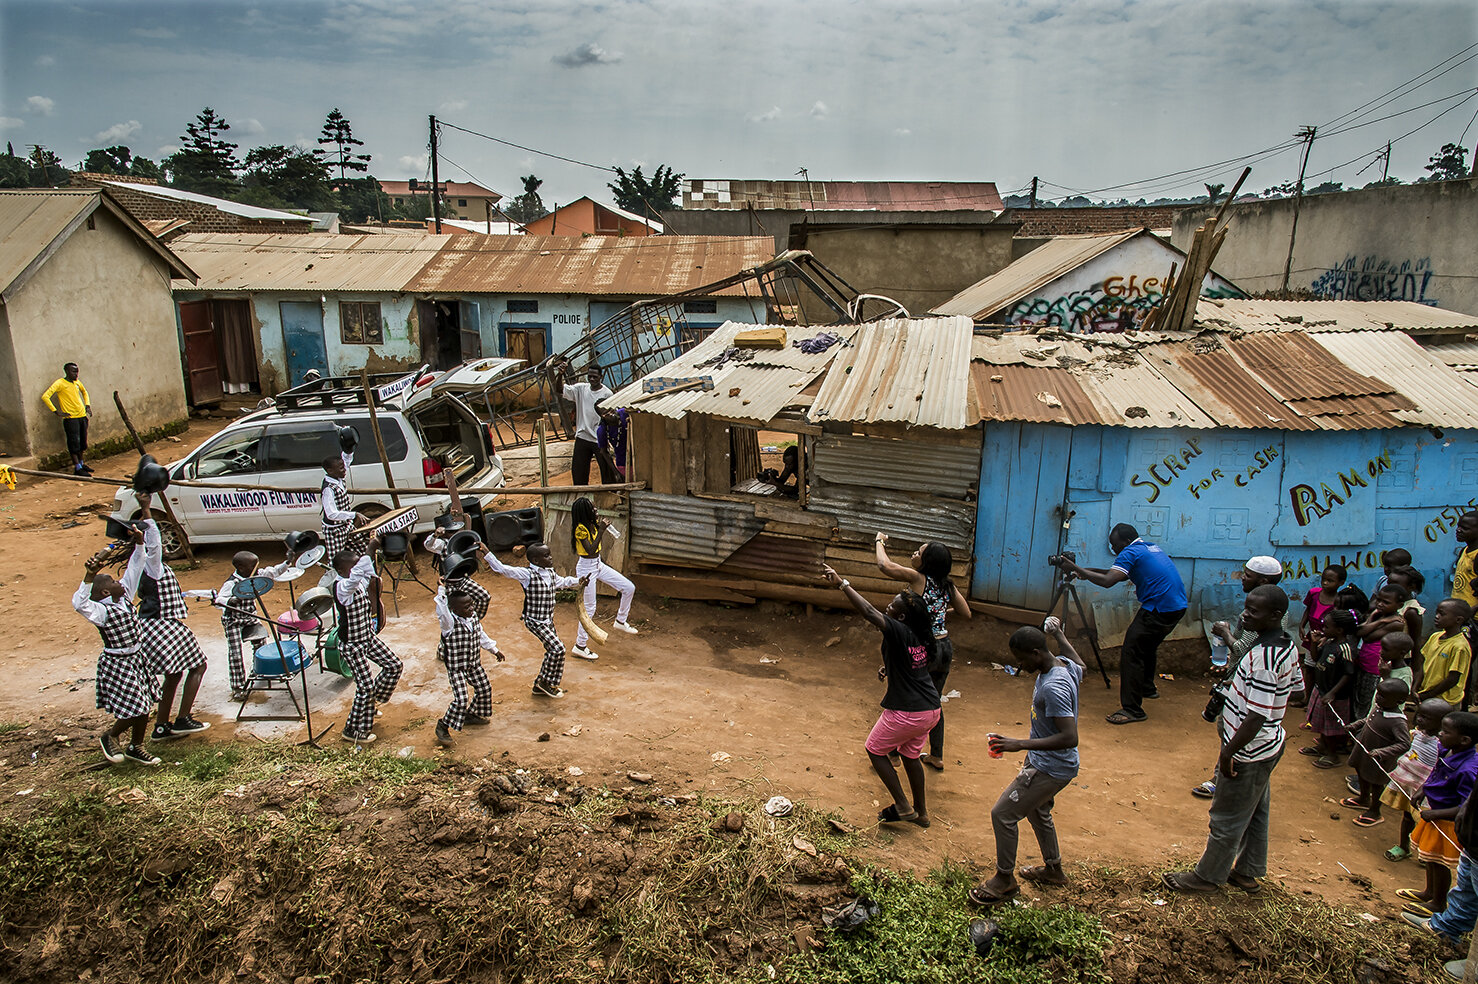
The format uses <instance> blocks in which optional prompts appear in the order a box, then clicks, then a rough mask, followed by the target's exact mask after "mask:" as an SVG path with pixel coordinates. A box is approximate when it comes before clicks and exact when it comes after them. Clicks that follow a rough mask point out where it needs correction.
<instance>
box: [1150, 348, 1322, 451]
mask: <svg viewBox="0 0 1478 984" xmlns="http://www.w3.org/2000/svg"><path fill="white" fill-rule="evenodd" d="M1145 354H1146V357H1147V358H1151V359H1154V360H1156V361H1155V363H1154V364H1155V366H1156V368H1158V369H1159V370H1160V371H1161V373H1163V374H1164V375H1165V377H1166V378H1167V379H1169V380H1170V381H1171V382H1172V383H1174V384H1175V385H1176V387H1177V388H1178V389H1180V390H1181V391H1182V392H1184V393H1185V394H1186V395H1187V396H1189V397H1190V398H1191V399H1193V400H1195V401H1196V402H1197V404H1198V405H1200V406H1201V407H1202V409H1206V410H1207V412H1208V413H1209V414H1210V415H1211V416H1212V417H1213V418H1214V419H1215V420H1216V422H1217V423H1218V424H1220V425H1221V426H1223V427H1251V428H1274V429H1276V430H1319V429H1320V428H1319V425H1318V424H1316V423H1314V422H1312V421H1310V420H1308V419H1307V418H1305V417H1300V416H1299V415H1298V414H1297V413H1295V412H1293V410H1291V409H1290V408H1289V407H1287V406H1285V405H1284V403H1283V401H1282V400H1280V399H1278V396H1277V394H1275V393H1273V392H1271V391H1269V389H1268V388H1267V386H1265V385H1264V384H1263V382H1262V380H1261V379H1258V378H1257V377H1256V376H1254V375H1253V374H1252V373H1250V372H1248V371H1247V370H1246V369H1245V368H1244V367H1243V366H1242V364H1241V363H1239V362H1238V361H1237V360H1236V358H1235V357H1234V356H1233V355H1232V354H1231V353H1230V352H1228V351H1227V350H1226V349H1223V348H1220V347H1219V346H1198V345H1197V344H1196V343H1193V342H1171V343H1169V344H1163V345H1156V346H1153V348H1152V349H1151V350H1150V351H1147V352H1146V353H1145ZM1208 403H1210V404H1219V406H1218V408H1217V409H1216V410H1211V409H1208V408H1207V406H1206V404H1208Z"/></svg>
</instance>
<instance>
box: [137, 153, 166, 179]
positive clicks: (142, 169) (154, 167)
mask: <svg viewBox="0 0 1478 984" xmlns="http://www.w3.org/2000/svg"><path fill="white" fill-rule="evenodd" d="M128 173H129V174H131V175H133V176H134V177H136V178H153V179H154V180H155V181H163V180H164V169H163V168H161V167H160V166H159V165H158V164H155V163H154V162H153V161H151V160H149V158H147V157H135V158H134V159H133V162H132V163H130V164H129V165H128Z"/></svg>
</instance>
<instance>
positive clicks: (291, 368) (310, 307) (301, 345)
mask: <svg viewBox="0 0 1478 984" xmlns="http://www.w3.org/2000/svg"><path fill="white" fill-rule="evenodd" d="M278 309H279V310H280V311H281V312H282V347H283V349H284V350H286V352H287V380H288V385H289V386H297V385H298V384H299V383H301V382H302V381H303V376H304V375H306V374H307V372H308V370H309V369H317V370H318V371H319V372H321V373H323V374H324V375H325V376H327V375H328V374H329V372H328V350H327V348H325V346H324V341H323V308H321V307H319V306H318V302H317V301H283V302H281V303H280V304H279V305H278Z"/></svg>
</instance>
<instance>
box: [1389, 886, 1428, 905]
mask: <svg viewBox="0 0 1478 984" xmlns="http://www.w3.org/2000/svg"><path fill="white" fill-rule="evenodd" d="M1396 898H1398V899H1405V900H1406V901H1407V902H1420V903H1423V904H1425V903H1426V901H1427V899H1426V896H1424V895H1421V894H1420V893H1418V892H1417V890H1416V889H1414V888H1398V889H1396Z"/></svg>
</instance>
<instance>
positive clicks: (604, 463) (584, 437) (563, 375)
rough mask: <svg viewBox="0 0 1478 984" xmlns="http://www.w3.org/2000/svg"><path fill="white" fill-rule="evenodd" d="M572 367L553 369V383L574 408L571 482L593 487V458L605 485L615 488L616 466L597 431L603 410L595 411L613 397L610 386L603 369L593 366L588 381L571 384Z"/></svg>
mask: <svg viewBox="0 0 1478 984" xmlns="http://www.w3.org/2000/svg"><path fill="white" fill-rule="evenodd" d="M571 371H572V370H571V367H570V364H569V363H568V362H565V361H561V362H559V363H557V364H556V365H555V367H554V380H555V382H556V383H557V384H559V391H560V395H561V396H563V397H564V398H565V399H566V400H569V401H570V402H571V403H573V404H574V405H575V455H574V458H573V460H571V462H570V481H571V484H573V485H589V484H590V459H591V458H594V459H595V460H596V462H598V463H599V465H600V481H601V484H602V485H614V484H616V483H617V482H620V481H621V476H620V474H619V473H618V472H617V471H616V463H615V462H614V461H612V460H611V456H610V455H609V454H608V453H607V452H605V451H603V450H601V446H600V439H599V436H598V435H597V434H596V429H597V428H598V427H600V411H599V410H597V409H596V408H595V406H596V404H597V403H599V402H600V401H601V400H604V399H607V398H608V397H610V396H611V395H612V394H611V390H610V387H608V386H606V384H605V383H604V382H602V381H601V372H600V366H597V365H591V366H590V368H589V369H587V370H586V371H585V380H586V381H585V382H583V383H571V382H569V374H570V372H571Z"/></svg>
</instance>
